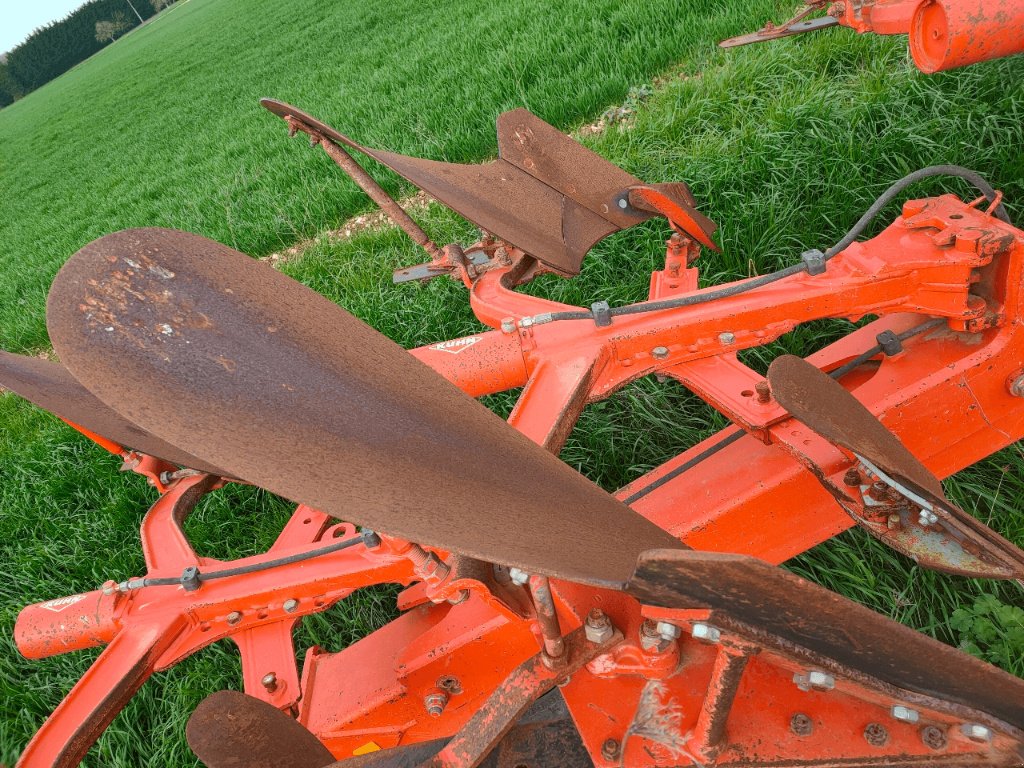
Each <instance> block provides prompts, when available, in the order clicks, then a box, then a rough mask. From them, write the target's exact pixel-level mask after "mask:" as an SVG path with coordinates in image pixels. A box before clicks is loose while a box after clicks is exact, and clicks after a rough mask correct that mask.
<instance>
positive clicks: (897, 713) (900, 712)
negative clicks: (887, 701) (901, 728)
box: [889, 704, 921, 723]
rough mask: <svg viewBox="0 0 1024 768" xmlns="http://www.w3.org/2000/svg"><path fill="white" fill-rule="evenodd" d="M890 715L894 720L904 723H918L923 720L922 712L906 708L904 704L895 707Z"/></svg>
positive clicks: (890, 711)
mask: <svg viewBox="0 0 1024 768" xmlns="http://www.w3.org/2000/svg"><path fill="white" fill-rule="evenodd" d="M889 714H891V715H892V717H893V719H894V720H900V721H902V722H904V723H916V722H917V721H918V720H920V719H921V713H920V712H918V711H917V710H916V709H911V708H910V707H904V706H903V705H902V704H897V705H895V706H894V707H893V708H892V709H891V710H889Z"/></svg>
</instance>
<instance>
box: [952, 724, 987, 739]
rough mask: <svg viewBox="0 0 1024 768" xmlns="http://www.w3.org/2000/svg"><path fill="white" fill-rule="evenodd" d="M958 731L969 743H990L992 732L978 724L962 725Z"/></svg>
mask: <svg viewBox="0 0 1024 768" xmlns="http://www.w3.org/2000/svg"><path fill="white" fill-rule="evenodd" d="M960 731H961V733H963V735H964V736H966V737H967V738H968V739H970V740H971V741H992V731H991V730H989V729H988V728H986V727H985V726H984V725H981V724H980V723H964V724H963V725H961V726H960Z"/></svg>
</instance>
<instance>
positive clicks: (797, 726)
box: [789, 712, 814, 736]
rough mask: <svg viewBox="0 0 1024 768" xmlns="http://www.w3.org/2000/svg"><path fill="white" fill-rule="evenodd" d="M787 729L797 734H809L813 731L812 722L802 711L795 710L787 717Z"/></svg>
mask: <svg viewBox="0 0 1024 768" xmlns="http://www.w3.org/2000/svg"><path fill="white" fill-rule="evenodd" d="M789 730H791V731H792V732H793V733H794V734H796V735H797V736H810V735H811V733H813V732H814V722H813V721H812V720H811V718H809V717H808V716H807V715H805V714H804V713H803V712H797V713H796V714H795V715H793V716H792V717H791V718H789Z"/></svg>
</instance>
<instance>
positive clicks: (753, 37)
mask: <svg viewBox="0 0 1024 768" xmlns="http://www.w3.org/2000/svg"><path fill="white" fill-rule="evenodd" d="M837 24H839V19H837V18H835V17H833V16H819V17H817V18H814V19H804V20H802V21H796V22H792V23H786V24H779V25H778V26H776V25H774V24H769V25H767V26H765V27H763V28H762V29H759V30H758V31H757V32H750V33H749V34H746V35H738V36H736V37H730V38H729V39H728V40H723V41H722V42H720V43H719V44H718V47H719V48H735V47H736V46H738V45H750V44H751V43H763V42H765V41H767V40H778V39H779V38H780V37H791V36H792V35H801V34H803V33H804V32H816V31H817V30H819V29H828V28H829V27H834V26H836V25H837Z"/></svg>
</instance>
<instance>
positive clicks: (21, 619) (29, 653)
mask: <svg viewBox="0 0 1024 768" xmlns="http://www.w3.org/2000/svg"><path fill="white" fill-rule="evenodd" d="M119 597H120V595H119V594H118V593H116V592H114V593H112V594H110V595H105V594H103V590H100V589H97V590H95V591H93V592H86V593H85V594H82V595H71V596H70V597H62V598H59V599H57V600H47V601H46V602H45V603H36V604H35V605H29V606H26V607H25V608H22V610H21V613H19V614H18V620H17V621H16V622H15V624H14V642H15V644H16V645H17V646H18V650H19V651H20V652H21V655H22V656H24V657H25V658H27V659H45V658H46V657H48V656H56V655H57V654H59V653H67V652H69V651H78V650H82V649H83V648H95V647H96V646H98V645H105V644H106V643H109V642H110V641H111V640H113V639H114V635H116V634H117V630H118V626H117V624H116V622H115V615H116V610H115V609H116V607H117V602H118V599H119Z"/></svg>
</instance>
